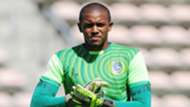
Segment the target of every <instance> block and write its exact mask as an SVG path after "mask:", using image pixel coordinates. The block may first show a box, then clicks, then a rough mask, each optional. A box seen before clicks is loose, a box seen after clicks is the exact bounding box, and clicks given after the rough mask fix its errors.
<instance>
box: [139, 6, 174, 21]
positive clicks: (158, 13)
mask: <svg viewBox="0 0 190 107" xmlns="http://www.w3.org/2000/svg"><path fill="white" fill-rule="evenodd" d="M140 11H141V12H140V14H141V15H142V19H143V20H145V21H148V22H149V21H150V22H158V23H159V22H163V23H166V22H169V21H170V16H169V14H168V10H167V8H166V7H164V6H163V5H160V4H144V5H141V7H140Z"/></svg>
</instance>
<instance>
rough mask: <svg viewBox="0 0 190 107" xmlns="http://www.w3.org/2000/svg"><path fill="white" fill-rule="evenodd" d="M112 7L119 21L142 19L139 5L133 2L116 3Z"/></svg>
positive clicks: (115, 17)
mask: <svg viewBox="0 0 190 107" xmlns="http://www.w3.org/2000/svg"><path fill="white" fill-rule="evenodd" d="M110 7H111V8H110V9H111V12H112V16H113V19H114V21H115V22H117V21H132V22H136V21H139V20H140V17H139V10H138V7H136V6H135V5H133V4H127V3H114V4H113V5H111V6H110Z"/></svg>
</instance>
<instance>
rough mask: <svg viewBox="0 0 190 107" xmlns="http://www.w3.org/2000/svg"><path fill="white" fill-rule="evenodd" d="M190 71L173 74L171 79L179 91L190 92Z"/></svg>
mask: <svg viewBox="0 0 190 107" xmlns="http://www.w3.org/2000/svg"><path fill="white" fill-rule="evenodd" d="M189 76H190V71H176V72H174V73H172V75H171V79H172V81H173V83H174V85H175V87H176V88H177V89H179V90H190V78H189Z"/></svg>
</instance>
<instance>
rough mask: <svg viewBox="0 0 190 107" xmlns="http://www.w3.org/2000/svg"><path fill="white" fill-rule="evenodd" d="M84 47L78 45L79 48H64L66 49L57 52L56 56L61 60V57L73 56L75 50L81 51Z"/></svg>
mask: <svg viewBox="0 0 190 107" xmlns="http://www.w3.org/2000/svg"><path fill="white" fill-rule="evenodd" d="M81 46H82V45H77V46H73V47H70V48H64V49H61V50H59V51H57V52H55V53H54V54H55V55H56V56H57V57H59V58H61V57H63V56H64V57H66V56H67V55H69V54H73V53H74V51H75V50H80V48H81Z"/></svg>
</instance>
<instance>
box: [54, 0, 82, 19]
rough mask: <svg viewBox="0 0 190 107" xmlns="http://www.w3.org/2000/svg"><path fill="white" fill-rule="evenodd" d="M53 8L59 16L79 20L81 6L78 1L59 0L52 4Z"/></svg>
mask: <svg viewBox="0 0 190 107" xmlns="http://www.w3.org/2000/svg"><path fill="white" fill-rule="evenodd" d="M51 10H52V12H53V13H54V14H55V15H56V16H57V17H58V18H61V19H66V20H77V19H78V16H79V15H78V13H79V10H80V6H79V5H78V4H77V3H76V2H71V1H70V2H69V1H59V2H55V3H54V4H53V5H52V7H51Z"/></svg>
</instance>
